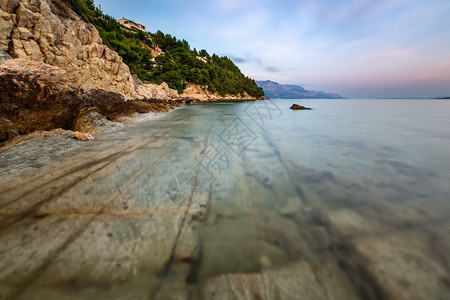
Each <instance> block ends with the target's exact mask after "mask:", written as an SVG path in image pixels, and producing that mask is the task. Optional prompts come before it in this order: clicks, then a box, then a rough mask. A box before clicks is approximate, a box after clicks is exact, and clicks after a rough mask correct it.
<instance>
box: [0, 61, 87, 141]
mask: <svg viewBox="0 0 450 300" xmlns="http://www.w3.org/2000/svg"><path fill="white" fill-rule="evenodd" d="M0 87H1V89H0V99H1V101H0V118H3V122H2V124H3V125H5V126H6V125H7V126H8V128H6V129H5V128H3V129H5V132H8V134H4V135H5V136H4V137H3V139H7V138H10V137H11V134H10V133H12V132H17V133H19V134H26V133H31V132H32V131H35V130H50V129H54V128H63V129H70V128H71V127H72V122H73V119H74V117H75V114H76V110H77V106H78V105H79V103H80V101H81V99H82V96H81V90H80V89H79V88H78V87H77V86H76V85H74V84H73V83H72V82H71V81H70V80H69V77H68V75H67V73H66V72H65V71H64V70H62V69H60V68H57V67H53V66H50V65H48V64H44V63H40V62H37V61H30V60H23V59H10V60H6V61H3V62H2V63H1V64H0ZM6 135H7V136H6Z"/></svg>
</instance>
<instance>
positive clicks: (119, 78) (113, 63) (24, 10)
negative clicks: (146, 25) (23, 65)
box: [0, 0, 136, 98]
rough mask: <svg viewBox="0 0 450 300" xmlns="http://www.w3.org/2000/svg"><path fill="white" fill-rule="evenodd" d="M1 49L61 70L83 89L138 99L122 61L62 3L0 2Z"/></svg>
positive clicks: (49, 0)
mask: <svg viewBox="0 0 450 300" xmlns="http://www.w3.org/2000/svg"><path fill="white" fill-rule="evenodd" d="M0 49H3V50H5V51H6V52H7V53H8V54H9V55H11V56H12V57H14V58H22V59H28V60H34V61H39V62H44V63H47V64H49V65H52V66H56V67H59V68H61V69H63V70H65V71H66V72H67V76H68V77H69V80H70V81H71V82H72V83H74V84H76V85H78V86H79V87H82V88H85V89H90V88H100V89H104V90H107V91H112V92H116V93H120V94H122V95H124V96H126V97H127V98H134V97H136V92H135V85H134V82H133V78H132V76H131V73H130V70H129V68H128V66H127V65H125V64H124V63H123V62H122V58H121V57H120V56H119V55H118V54H117V53H116V52H114V51H112V50H110V49H109V48H108V47H106V46H105V45H104V44H103V43H102V39H101V38H100V35H99V33H98V31H97V29H96V28H95V27H94V26H93V25H92V24H89V23H86V22H84V21H83V20H81V19H80V17H79V16H78V15H77V14H75V13H74V12H73V11H72V10H71V9H70V8H69V7H68V6H67V5H66V4H65V3H64V2H62V1H61V0H40V1H37V0H20V1H19V0H0Z"/></svg>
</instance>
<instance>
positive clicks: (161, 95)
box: [137, 82, 178, 100]
mask: <svg viewBox="0 0 450 300" xmlns="http://www.w3.org/2000/svg"><path fill="white" fill-rule="evenodd" d="M137 93H138V97H139V98H147V99H156V100H172V99H174V98H177V97H178V92H177V91H176V90H174V89H171V88H169V86H168V85H167V83H165V82H163V83H162V84H161V85H157V84H152V83H149V84H143V85H140V86H138V88H137Z"/></svg>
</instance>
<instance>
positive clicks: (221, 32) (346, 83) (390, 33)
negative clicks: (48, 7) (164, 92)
mask: <svg viewBox="0 0 450 300" xmlns="http://www.w3.org/2000/svg"><path fill="white" fill-rule="evenodd" d="M95 1H96V3H97V4H100V5H101V7H102V10H103V11H104V12H105V13H107V14H109V15H111V16H113V17H115V18H121V17H126V18H130V19H133V20H135V21H137V22H140V23H142V24H144V25H146V26H147V29H148V30H149V31H151V32H154V31H156V30H161V31H163V32H164V33H169V34H172V35H175V36H176V37H177V38H180V39H186V40H187V41H188V42H189V43H190V45H191V47H195V48H197V49H198V50H200V49H206V50H208V52H209V53H217V54H219V55H227V56H228V57H230V58H232V59H233V60H234V61H235V63H236V64H237V65H238V66H239V67H240V68H241V70H242V71H243V72H244V73H245V74H246V75H248V76H250V77H252V78H255V79H258V80H265V79H270V80H274V81H277V82H280V83H290V84H300V85H302V86H304V87H305V88H308V89H315V90H322V91H329V92H337V93H340V94H341V95H343V96H345V97H349V98H371V97H376V98H382V97H410V96H413V97H429V96H433V97H434V96H450V0H190V1H186V0H158V1H157V0H150V1H144V0H136V1H132V0H129V1H123V0H95Z"/></svg>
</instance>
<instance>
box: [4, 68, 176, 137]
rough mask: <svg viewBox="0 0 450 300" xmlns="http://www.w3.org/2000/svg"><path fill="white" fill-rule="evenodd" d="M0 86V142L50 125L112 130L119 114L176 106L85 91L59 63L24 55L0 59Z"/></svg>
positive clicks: (152, 110)
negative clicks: (38, 60)
mask: <svg viewBox="0 0 450 300" xmlns="http://www.w3.org/2000/svg"><path fill="white" fill-rule="evenodd" d="M0 86H1V89H0V98H1V100H2V101H1V102H0V142H1V141H4V140H8V139H11V138H13V137H14V136H16V135H19V134H28V133H31V132H33V131H37V130H51V129H55V128H62V129H67V130H72V129H73V130H77V131H82V132H88V133H91V134H96V133H99V132H110V131H116V130H119V129H121V128H123V125H122V124H120V123H118V122H117V121H120V118H121V117H124V116H129V117H132V116H135V114H146V113H150V112H152V113H158V112H166V111H169V110H171V109H173V108H175V107H177V106H179V105H180V104H178V103H176V102H175V101H169V100H153V99H140V100H128V101H127V99H126V98H125V97H124V96H123V95H121V94H118V93H114V92H111V91H105V90H101V89H90V90H87V91H86V90H83V89H81V88H79V87H78V86H77V85H75V84H73V83H72V82H71V80H70V78H69V76H68V74H67V72H66V71H64V70H62V69H61V68H58V67H54V66H51V65H48V64H45V63H41V62H37V61H31V60H24V59H10V60H6V61H3V62H2V63H0ZM137 119H138V118H137ZM128 123H129V122H128Z"/></svg>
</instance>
